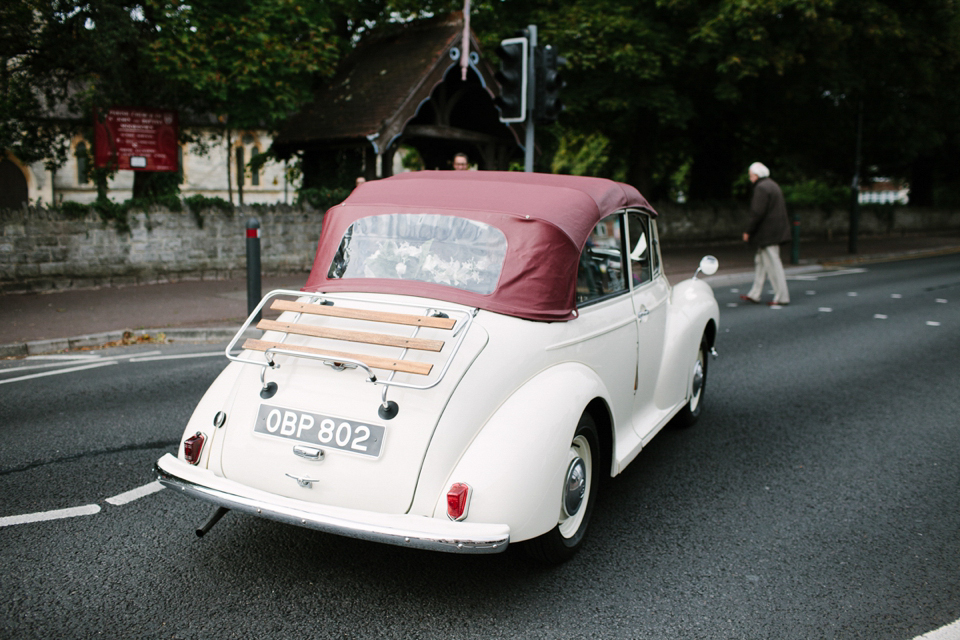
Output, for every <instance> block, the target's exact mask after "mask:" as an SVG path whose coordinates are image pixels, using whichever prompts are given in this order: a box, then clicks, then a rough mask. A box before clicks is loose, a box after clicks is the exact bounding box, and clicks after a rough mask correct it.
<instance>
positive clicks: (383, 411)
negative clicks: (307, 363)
mask: <svg viewBox="0 0 960 640" xmlns="http://www.w3.org/2000/svg"><path fill="white" fill-rule="evenodd" d="M280 296H291V297H294V298H296V300H297V302H298V303H305V304H310V305H322V306H333V307H335V308H336V303H338V302H354V303H361V304H364V305H369V304H370V301H369V300H364V299H360V298H351V297H349V296H343V295H331V294H316V293H305V292H303V291H292V290H288V289H276V290H274V291H271V292H270V293H268V294H267V295H265V296H264V297H263V299H262V300H261V301H260V304H258V305H257V306H256V308H255V309H254V310H253V311H252V312H251V313H250V315H249V317H248V318H247V320H246V322H244V323H243V326H241V327H240V330H239V331H237V334H236V335H235V336H234V337H233V340H231V341H230V344H228V345H227V348H226V350H225V353H226V356H227V358H228V359H229V360H231V361H232V362H240V363H243V364H252V365H256V366H259V367H262V369H261V370H260V383H261V385H262V388H261V391H260V396H261V397H262V398H270V397H272V396H273V395H274V394H276V392H277V388H278V387H277V383H275V382H267V380H266V373H267V370H268V369H279V368H280V365H279V364H278V363H277V362H276V361H275V359H274V356H276V355H286V356H292V357H296V358H307V359H310V360H318V361H320V362H322V363H323V364H326V365H328V366H330V367H332V368H334V369H336V370H338V371H343V370H345V369H357V368H359V369H363V370H364V371H365V372H366V374H367V382H370V383H373V384H375V385H381V386H382V387H383V391H382V393H381V406H380V408H379V414H380V416H381V417H382V418H385V419H390V418H393V417H394V416H395V415H396V414H397V411H398V410H399V407H398V406H397V404H396V403H395V402H393V401H388V400H387V391H388V389H389V388H390V387H398V388H404V389H414V390H425V389H431V388H433V387H435V386H437V385H438V384H440V382H441V381H442V380H443V378H444V376H445V375H446V373H447V370H448V369H449V368H450V365H451V363H452V362H453V359H454V357H455V356H456V355H457V352H458V351H459V350H460V345H461V344H462V343H463V340H464V338H465V337H466V335H467V333H468V329H469V328H470V325H471V324H472V323H473V318H474V317H475V316H476V315H477V313H478V311H479V309H477V308H470V309H466V310H464V309H463V308H453V307H440V306H429V307H422V308H423V313H422V317H428V318H444V317H449V318H456V319H455V324H454V325H453V326H452V328H450V331H451V337H452V338H455V341H454V342H453V346H452V348H449V349H448V353H447V356H446V359H445V360H444V361H443V363H442V365H441V367H440V372H439V373H437V374H435V377H434V373H433V370H432V368H431V370H430V373H428V374H426V375H428V376H430V377H431V378H433V379H432V380H431V381H429V382H427V383H425V384H419V385H418V384H413V383H409V382H398V381H396V380H394V378H395V377H396V374H397V371H396V370H391V371H390V374H389V376H388V377H387V378H386V379H382V378H378V377H377V376H376V374H374V372H373V369H374V368H379V367H376V366H371V365H370V364H368V363H364V362H362V361H360V360H359V359H356V358H350V357H344V355H336V354H324V353H322V352H321V353H305V352H303V351H294V350H293V349H284V348H282V347H277V346H274V347H270V348H267V349H266V350H264V351H263V354H264V359H263V360H262V361H261V360H254V359H251V358H245V357H243V356H242V355H234V354H233V353H231V352H232V351H235V350H237V349H244V347H243V346H241V347H237V343H238V342H240V340H241V339H242V338H243V337H244V335H243V334H244V333H245V332H246V331H247V329H249V328H250V326H251V325H252V324H253V323H254V321H255V320H256V319H257V317H258V316H259V315H260V313H261V312H262V310H263V308H264V307H265V306H266V305H267V303H268V302H269V301H270V300H273V299H275V298H277V297H280ZM374 304H375V306H377V307H384V306H386V307H400V308H403V309H404V311H403V312H401V314H402V315H405V316H410V317H413V318H416V317H420V316H417V315H415V314H412V313H410V312H409V311H408V310H409V309H410V308H412V307H413V308H416V307H418V306H419V305H412V304H410V303H400V302H390V301H384V300H377V301H376V302H375V303H374ZM347 309H350V310H354V311H360V310H358V309H356V308H347ZM305 313H306V314H307V315H312V314H310V313H309V312H306V311H297V312H295V316H294V318H293V320H292V321H290V322H289V324H293V323H296V322H298V321H299V320H300V318H301V317H302V316H303V315H304V314H305ZM373 321H377V320H373ZM380 322H383V323H385V324H390V321H389V320H380ZM397 324H399V323H397ZM422 328H423V327H422V326H414V327H413V333H412V335H410V336H405V337H406V338H408V339H415V338H417V335H418V334H419V332H420V329H422ZM265 331H275V332H280V333H282V334H283V335H282V337H281V338H280V340H279V343H280V344H282V343H283V342H284V341H286V339H287V337H288V336H289V335H290V333H294V332H285V331H283V330H282V329H277V328H270V329H266V330H265ZM448 346H449V345H446V344H445V345H444V347H448ZM396 348H398V349H400V350H401V352H400V355H399V358H398V359H399V360H402V359H403V358H405V357H406V355H407V353H408V352H409V351H410V347H405V346H397V347H396ZM241 353H242V352H241Z"/></svg>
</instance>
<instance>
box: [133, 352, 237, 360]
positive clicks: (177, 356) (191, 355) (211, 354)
mask: <svg viewBox="0 0 960 640" xmlns="http://www.w3.org/2000/svg"><path fill="white" fill-rule="evenodd" d="M214 356H220V357H223V351H210V352H205V353H178V354H173V355H169V356H147V357H143V356H135V357H133V358H130V362H153V361H154V360H180V359H182V358H212V357H214Z"/></svg>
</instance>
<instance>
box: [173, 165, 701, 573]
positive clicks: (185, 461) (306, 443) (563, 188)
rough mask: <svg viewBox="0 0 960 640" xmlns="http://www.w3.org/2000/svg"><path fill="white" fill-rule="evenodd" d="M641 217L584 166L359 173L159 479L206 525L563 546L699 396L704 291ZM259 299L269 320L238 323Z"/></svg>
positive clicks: (460, 546) (697, 404) (420, 541)
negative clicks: (248, 519) (189, 500)
mask: <svg viewBox="0 0 960 640" xmlns="http://www.w3.org/2000/svg"><path fill="white" fill-rule="evenodd" d="M655 218H656V213H655V212H654V210H653V209H652V208H651V206H650V204H649V203H647V201H646V200H645V199H644V198H643V196H641V195H640V193H639V192H638V191H637V190H636V189H634V188H633V187H630V186H628V185H625V184H620V183H616V182H612V181H609V180H604V179H599V178H585V177H573V176H557V175H542V174H530V173H497V172H419V173H405V174H402V175H399V176H396V177H393V178H388V179H385V180H380V181H375V182H368V183H366V184H364V185H362V186H361V187H359V188H358V189H357V190H355V191H354V192H353V193H352V194H351V195H350V197H349V198H347V199H346V201H344V202H343V203H342V204H340V205H338V206H336V207H334V208H332V209H331V210H330V211H329V212H327V214H326V217H325V219H324V222H323V231H322V234H321V237H320V242H319V247H318V249H317V255H316V260H315V263H314V266H313V271H312V272H311V274H310V276H309V279H308V280H307V283H306V286H305V287H304V288H303V289H302V290H301V291H274V292H272V293H270V294H268V295H267V296H266V297H265V298H264V299H263V301H262V302H261V304H260V306H259V307H258V308H257V310H256V311H255V312H254V313H253V314H252V315H251V318H250V319H249V320H248V321H247V323H246V324H245V325H244V327H243V328H242V329H241V331H240V333H238V334H237V337H236V338H234V340H233V341H232V342H231V344H230V345H229V346H228V347H227V357H228V358H229V359H230V360H232V362H231V363H230V364H229V365H228V366H227V367H226V368H225V369H224V371H223V373H222V374H221V375H220V376H219V378H217V380H216V381H215V382H214V383H213V385H212V386H211V387H210V389H209V391H207V393H206V395H205V396H204V397H203V399H202V400H201V401H200V404H199V406H198V407H197V408H196V410H195V412H194V414H193V417H192V418H191V419H190V421H189V423H188V425H187V428H186V430H185V431H184V435H183V440H182V443H181V446H180V448H179V452H178V455H177V456H173V455H171V454H167V455H165V456H164V457H163V458H161V459H160V460H159V461H158V463H157V471H158V473H159V479H160V482H161V483H163V484H164V485H165V486H167V487H170V488H172V489H175V490H177V491H180V492H182V493H184V494H185V495H187V496H190V497H193V498H197V499H200V500H205V501H208V502H211V503H213V504H214V505H217V510H216V511H215V512H214V514H213V515H212V516H211V518H210V520H209V521H208V522H207V523H205V524H204V525H203V526H202V527H201V528H200V529H198V530H197V533H198V535H203V533H205V532H206V531H207V530H208V529H209V528H210V527H211V526H213V524H214V523H215V522H216V521H217V520H218V519H219V518H220V516H222V515H223V514H224V513H225V512H226V511H227V510H230V509H233V510H237V511H241V512H244V513H248V514H251V515H256V516H261V517H264V518H271V519H274V520H279V521H281V522H286V523H290V524H295V525H300V526H304V527H310V528H312V529H319V530H321V531H326V532H329V533H335V534H340V535H345V536H352V537H356V538H362V539H365V540H372V541H377V542H386V543H391V544H397V545H402V546H408V547H414V548H419V549H433V550H437V551H451V552H459V553H491V552H499V551H503V550H504V549H506V548H507V546H508V545H509V544H511V543H516V542H524V546H525V547H526V548H527V549H528V550H529V551H530V552H531V553H532V554H533V555H534V556H535V557H538V558H540V559H542V560H545V561H547V562H560V561H563V560H565V559H567V558H569V557H570V556H571V555H572V554H573V553H575V552H576V551H577V549H578V548H580V546H581V544H582V543H583V540H584V534H585V532H586V530H587V525H588V523H589V521H590V514H591V511H592V509H593V506H594V504H595V501H596V496H597V490H598V488H599V480H600V477H601V474H602V475H604V476H615V475H617V474H618V473H620V472H621V471H622V470H623V469H624V468H625V467H626V466H627V465H628V464H629V463H630V462H631V461H632V460H633V459H634V458H635V457H636V456H637V454H638V453H640V450H641V449H642V448H643V446H644V445H645V444H646V443H648V442H649V441H650V440H651V438H653V437H654V435H656V433H657V432H658V431H659V430H660V429H662V428H663V427H664V426H665V425H666V424H667V423H668V422H670V421H671V420H673V421H675V422H677V421H678V422H681V423H684V424H690V423H692V422H693V421H694V420H696V419H697V417H698V416H699V415H700V412H701V411H702V409H703V398H704V390H705V385H706V377H707V356H708V353H709V352H711V351H712V350H713V345H714V341H715V340H716V337H717V322H718V309H717V303H716V300H715V298H714V296H713V292H712V290H711V289H710V287H709V286H708V285H707V284H705V283H704V282H702V281H700V280H697V278H696V274H694V276H693V278H692V279H690V280H686V281H683V282H680V283H679V284H677V285H675V286H671V285H670V284H669V283H668V282H667V279H666V277H665V276H664V274H663V269H662V266H661V263H660V251H659V245H658V241H657V231H656V221H655ZM701 270H702V271H704V272H705V273H708V274H709V273H713V272H714V271H716V260H715V259H713V258H712V257H710V256H707V257H706V258H704V260H703V262H702V263H701ZM261 310H273V312H276V311H279V312H282V313H281V315H280V316H279V317H278V318H277V319H276V320H261V321H260V322H259V323H258V324H256V327H257V328H259V329H261V330H263V331H264V333H263V335H262V336H260V337H258V338H251V337H247V338H243V337H242V334H243V333H244V331H245V330H246V329H247V328H248V327H249V326H251V324H252V323H254V322H256V320H255V318H256V316H257V314H258V313H260V312H261ZM714 355H715V352H714Z"/></svg>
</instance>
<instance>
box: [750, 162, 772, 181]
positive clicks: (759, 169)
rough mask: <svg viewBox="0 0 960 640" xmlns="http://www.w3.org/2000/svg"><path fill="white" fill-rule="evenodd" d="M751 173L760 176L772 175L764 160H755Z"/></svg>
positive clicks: (751, 166)
mask: <svg viewBox="0 0 960 640" xmlns="http://www.w3.org/2000/svg"><path fill="white" fill-rule="evenodd" d="M750 173H752V174H753V175H755V176H757V177H758V178H768V177H770V169H767V165H765V164H763V163H762V162H754V163H753V164H752V165H750Z"/></svg>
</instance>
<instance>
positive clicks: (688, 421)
mask: <svg viewBox="0 0 960 640" xmlns="http://www.w3.org/2000/svg"><path fill="white" fill-rule="evenodd" d="M709 353H710V346H709V345H708V344H707V336H706V334H704V336H703V337H702V338H700V348H699V349H697V359H696V360H695V361H694V363H693V376H691V379H690V389H689V399H688V400H687V404H686V405H684V407H683V409H681V410H680V413H678V414H677V416H676V418H674V420H675V422H676V424H677V425H678V426H680V427H692V426H693V424H694V423H695V422H696V421H697V418H699V417H700V413H701V411H702V410H703V394H704V393H705V392H706V389H707V362H708V361H707V354H709Z"/></svg>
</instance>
